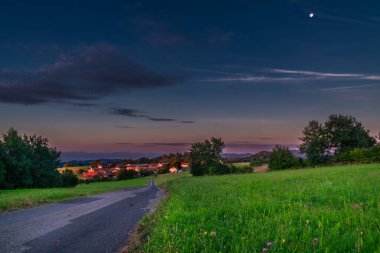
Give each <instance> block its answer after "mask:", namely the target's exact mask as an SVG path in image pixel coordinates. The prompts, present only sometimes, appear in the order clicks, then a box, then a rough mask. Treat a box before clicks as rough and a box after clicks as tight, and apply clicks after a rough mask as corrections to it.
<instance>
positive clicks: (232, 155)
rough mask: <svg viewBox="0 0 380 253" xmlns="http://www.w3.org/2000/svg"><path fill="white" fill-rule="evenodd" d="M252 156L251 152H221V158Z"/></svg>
mask: <svg viewBox="0 0 380 253" xmlns="http://www.w3.org/2000/svg"><path fill="white" fill-rule="evenodd" d="M250 156H252V154H251V153H245V154H238V153H222V157H223V158H228V159H230V158H247V157H250Z"/></svg>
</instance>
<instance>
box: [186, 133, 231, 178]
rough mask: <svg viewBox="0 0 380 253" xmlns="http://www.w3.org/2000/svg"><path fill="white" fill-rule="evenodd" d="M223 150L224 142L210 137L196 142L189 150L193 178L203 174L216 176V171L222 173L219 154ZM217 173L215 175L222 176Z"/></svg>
mask: <svg viewBox="0 0 380 253" xmlns="http://www.w3.org/2000/svg"><path fill="white" fill-rule="evenodd" d="M223 148H224V142H223V141H222V139H220V138H215V137H211V138H210V139H208V140H205V141H204V142H197V143H194V144H192V145H191V148H190V167H191V170H190V172H191V174H193V176H202V175H204V174H210V172H211V173H212V174H216V171H217V170H219V169H220V170H221V172H222V171H224V170H225V168H224V166H221V161H222V157H221V153H222V150H223ZM221 172H217V174H222V173H221Z"/></svg>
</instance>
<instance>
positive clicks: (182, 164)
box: [181, 163, 189, 168]
mask: <svg viewBox="0 0 380 253" xmlns="http://www.w3.org/2000/svg"><path fill="white" fill-rule="evenodd" d="M181 168H189V163H181Z"/></svg>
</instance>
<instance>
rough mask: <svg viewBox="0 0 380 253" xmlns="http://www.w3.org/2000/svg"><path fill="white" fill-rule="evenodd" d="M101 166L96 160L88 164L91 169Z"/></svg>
mask: <svg viewBox="0 0 380 253" xmlns="http://www.w3.org/2000/svg"><path fill="white" fill-rule="evenodd" d="M101 164H102V162H101V161H100V160H96V161H93V162H92V163H91V164H90V166H91V167H97V166H98V165H101Z"/></svg>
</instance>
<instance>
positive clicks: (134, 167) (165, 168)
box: [82, 162, 189, 180]
mask: <svg viewBox="0 0 380 253" xmlns="http://www.w3.org/2000/svg"><path fill="white" fill-rule="evenodd" d="M188 168H189V163H185V162H182V163H181V165H180V167H179V168H176V167H170V168H169V164H168V163H148V164H129V163H121V164H116V165H115V164H103V163H98V164H96V165H92V166H90V167H89V169H88V170H84V171H83V172H82V175H83V178H84V179H85V180H91V179H93V178H94V177H99V178H100V179H116V178H117V175H118V173H119V172H120V171H122V170H125V171H134V172H135V173H136V174H139V175H140V174H141V175H149V174H154V173H157V174H164V173H181V172H183V171H184V170H186V169H188Z"/></svg>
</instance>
